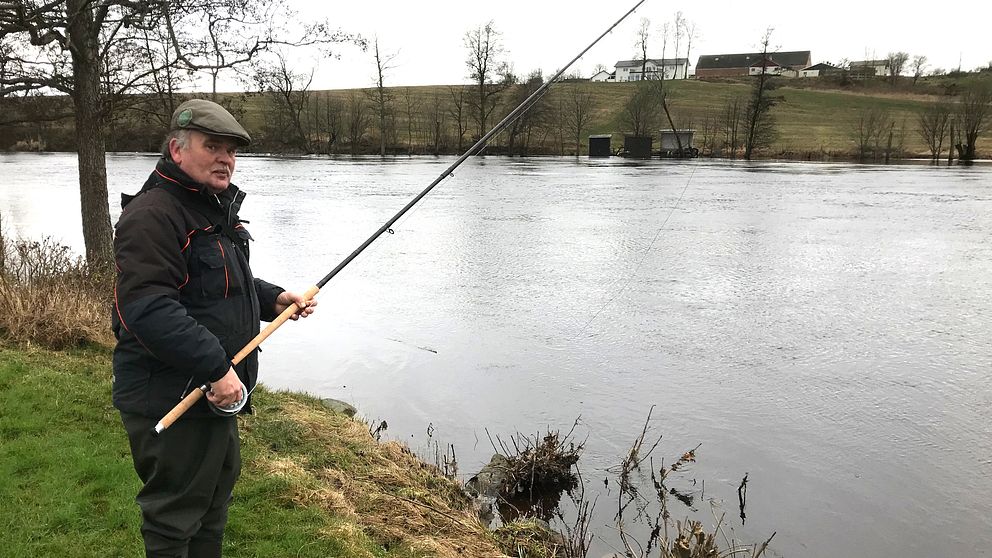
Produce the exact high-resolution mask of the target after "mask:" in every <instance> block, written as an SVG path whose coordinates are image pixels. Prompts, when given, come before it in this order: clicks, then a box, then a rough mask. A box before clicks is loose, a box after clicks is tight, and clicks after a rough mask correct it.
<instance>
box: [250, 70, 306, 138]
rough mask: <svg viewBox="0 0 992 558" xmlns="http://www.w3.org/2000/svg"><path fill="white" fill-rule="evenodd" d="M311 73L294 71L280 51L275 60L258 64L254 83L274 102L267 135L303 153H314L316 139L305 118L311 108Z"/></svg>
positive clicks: (269, 114) (267, 113)
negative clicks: (314, 139) (312, 135)
mask: <svg viewBox="0 0 992 558" xmlns="http://www.w3.org/2000/svg"><path fill="white" fill-rule="evenodd" d="M312 83H313V71H312V70H311V71H310V73H309V74H304V73H299V72H295V71H293V70H292V69H290V67H289V65H287V62H286V56H285V55H283V54H277V55H276V56H275V61H274V62H273V63H264V62H258V63H256V64H255V84H256V86H257V88H258V90H259V91H261V92H263V93H268V95H266V96H265V97H264V98H265V100H266V101H267V102H268V103H270V104H271V105H272V110H269V111H266V113H265V115H266V118H267V122H266V126H265V127H266V132H267V133H266V139H268V140H269V141H276V142H279V143H281V144H282V145H284V146H287V147H290V148H292V149H294V150H299V151H302V152H303V153H313V151H314V148H313V142H312V141H311V138H310V130H309V127H308V126H306V124H305V122H304V118H305V117H306V113H308V112H309V111H310V108H311V107H310V97H311V91H310V85H311V84H312Z"/></svg>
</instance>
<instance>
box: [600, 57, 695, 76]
mask: <svg viewBox="0 0 992 558" xmlns="http://www.w3.org/2000/svg"><path fill="white" fill-rule="evenodd" d="M688 66H689V59H688V58H665V59H664V60H662V59H660V58H649V59H648V60H647V61H644V60H620V61H618V62H617V63H616V70H615V71H614V74H615V76H616V77H615V78H614V79H615V80H616V81H641V80H642V79H660V78H662V77H664V79H679V78H681V77H683V76H685V75H686V74H687V68H688ZM642 70H643V71H642Z"/></svg>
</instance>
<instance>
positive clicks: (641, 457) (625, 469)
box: [614, 407, 775, 558]
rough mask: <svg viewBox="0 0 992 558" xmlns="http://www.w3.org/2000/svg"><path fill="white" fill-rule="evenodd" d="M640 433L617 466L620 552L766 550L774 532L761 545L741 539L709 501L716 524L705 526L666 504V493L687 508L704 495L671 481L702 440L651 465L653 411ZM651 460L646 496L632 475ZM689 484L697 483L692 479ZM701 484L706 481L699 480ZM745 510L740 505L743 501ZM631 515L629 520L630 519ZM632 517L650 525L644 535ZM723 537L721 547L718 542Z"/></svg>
mask: <svg viewBox="0 0 992 558" xmlns="http://www.w3.org/2000/svg"><path fill="white" fill-rule="evenodd" d="M653 410H654V408H653V407H652V409H651V411H649V412H648V416H647V419H646V420H645V421H644V427H643V429H642V430H641V433H640V435H639V436H638V437H637V439H636V440H635V441H634V443H633V445H632V446H631V449H630V451H629V452H628V454H627V457H626V458H625V459H624V460H623V462H622V463H621V464H620V467H619V469H618V470H617V471H615V472H616V473H617V476H618V484H619V486H620V490H619V493H618V494H617V513H616V516H615V517H614V519H615V521H616V526H617V531H618V533H619V536H620V541H621V544H622V545H623V549H622V552H623V554H622V556H624V557H625V558H648V557H653V556H657V557H658V558H720V557H724V556H750V557H751V558H758V557H759V556H761V555H762V554H764V552H765V550H767V548H768V545H769V543H770V542H771V540H772V538H774V537H775V533H772V535H771V536H770V537H769V538H768V540H766V541H765V542H764V543H762V544H761V545H754V544H741V543H738V542H737V541H736V540H734V539H733V538H731V537H729V536H727V534H726V530H725V523H724V514H723V513H719V515H718V512H717V508H716V506H715V505H714V504H713V503H712V502H710V505H711V511H712V512H713V518H714V520H715V524H714V525H713V527H712V529H711V530H709V531H707V530H706V528H705V527H704V525H703V522H702V521H698V520H693V519H689V518H688V517H687V518H685V519H683V520H678V519H674V517H673V515H672V513H671V511H670V509H669V498H670V497H674V498H675V499H676V500H678V501H679V502H681V503H682V504H684V505H685V506H686V507H687V508H688V509H690V510H692V511H696V510H695V508H693V505H694V502H695V499H696V497H697V496H698V497H699V498H700V499H705V498H704V493H703V490H705V489H704V488H701V489H700V491H699V493H698V494H697V493H696V491H695V489H694V488H693V489H688V490H685V489H683V490H680V489H677V488H675V487H674V486H672V481H673V474H674V473H682V472H686V471H687V470H688V469H689V468H691V466H692V464H693V463H695V461H696V451H697V450H698V449H699V447H700V446H698V445H697V446H696V447H695V448H693V449H691V450H689V451H686V452H684V453H682V455H680V456H679V457H678V458H676V459H674V460H672V464H671V465H670V466H668V467H666V466H665V465H664V462H663V463H662V465H661V466H660V467H659V468H658V469H657V471H656V470H655V467H654V461H653V459H652V457H651V454H652V452H653V451H654V450H655V449H656V448H657V447H658V444H659V443H660V442H661V436H660V435H659V436H657V438H656V439H655V441H654V442H653V443H652V444H651V445H650V448H649V449H648V450H647V451H645V450H644V447H645V441H646V437H647V436H648V432H649V427H650V422H651V412H652V411H653ZM645 462H647V463H648V464H649V476H650V479H651V486H652V487H653V489H654V493H653V494H651V495H650V496H647V495H645V494H643V493H642V492H641V489H640V488H639V487H640V486H642V484H643V483H639V482H636V481H635V480H634V477H635V475H643V470H642V466H643V465H644V464H645ZM693 485H695V483H694V482H693ZM702 486H705V485H702ZM742 513H743V507H742ZM628 520H629V522H628ZM631 523H640V524H641V525H642V526H646V527H648V529H649V533H650V534H649V535H648V536H647V540H642V539H639V538H638V537H637V536H635V535H633V534H632V530H631V529H630V527H631ZM720 541H722V544H723V547H722V548H721V543H720Z"/></svg>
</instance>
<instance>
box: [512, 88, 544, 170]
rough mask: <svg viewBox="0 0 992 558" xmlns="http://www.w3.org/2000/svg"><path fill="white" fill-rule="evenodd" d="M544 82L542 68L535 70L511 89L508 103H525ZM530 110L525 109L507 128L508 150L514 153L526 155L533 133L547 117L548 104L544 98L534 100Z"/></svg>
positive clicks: (514, 104) (514, 105) (513, 104)
mask: <svg viewBox="0 0 992 558" xmlns="http://www.w3.org/2000/svg"><path fill="white" fill-rule="evenodd" d="M543 84H544V76H543V74H542V73H541V70H534V71H533V72H531V73H530V74H528V75H527V77H526V79H524V80H523V82H522V83H520V84H518V85H515V86H514V87H513V88H512V89H511V90H510V94H509V98H508V102H507V105H509V106H510V107H516V106H518V105H519V104H521V103H523V102H524V100H526V99H527V98H528V97H530V96H531V94H532V93H534V92H535V91H537V90H538V89H540V87H541V85H543ZM532 103H533V104H531V105H530V108H528V110H526V111H524V112H523V113H522V114H521V115H520V116H519V117H518V118H517V119H516V120H514V121H513V122H512V123H510V125H509V126H508V127H507V128H506V131H505V132H504V133H505V134H506V151H507V153H508V154H510V155H513V154H514V153H518V154H520V155H526V154H527V149H528V147H529V145H530V138H531V135H532V134H533V133H534V130H535V128H536V127H537V126H540V125H541V124H542V123H543V120H545V118H546V117H547V111H548V105H547V102H545V101H544V100H543V99H538V100H537V101H536V102H532Z"/></svg>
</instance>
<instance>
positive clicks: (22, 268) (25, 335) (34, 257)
mask: <svg viewBox="0 0 992 558" xmlns="http://www.w3.org/2000/svg"><path fill="white" fill-rule="evenodd" d="M112 293H113V283H112V278H110V277H107V276H104V275H103V274H99V273H94V272H91V271H90V269H89V268H88V267H87V265H86V262H85V261H83V259H82V258H80V257H78V256H73V254H72V251H71V250H70V249H69V248H68V247H67V246H63V245H60V244H58V243H57V242H55V241H53V240H52V239H50V238H45V239H43V240H41V241H29V240H23V239H14V238H9V237H8V236H7V235H4V234H3V230H2V223H0V336H2V337H3V338H4V339H5V340H7V341H10V342H12V343H15V344H19V345H29V344H37V345H41V346H44V347H48V348H52V349H65V348H69V347H79V346H82V345H85V344H89V343H96V344H102V345H108V344H110V343H111V342H112V340H113V339H112V336H111V332H110V320H109V318H110V308H111V304H110V303H111V298H112Z"/></svg>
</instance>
